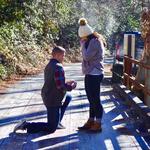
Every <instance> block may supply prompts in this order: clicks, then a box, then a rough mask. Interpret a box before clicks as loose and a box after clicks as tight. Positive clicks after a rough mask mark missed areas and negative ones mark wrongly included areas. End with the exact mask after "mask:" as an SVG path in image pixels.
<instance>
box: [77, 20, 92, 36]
mask: <svg viewBox="0 0 150 150" xmlns="http://www.w3.org/2000/svg"><path fill="white" fill-rule="evenodd" d="M78 23H79V25H80V26H79V29H78V35H79V37H86V36H88V35H90V34H92V33H93V32H94V30H93V29H92V27H91V26H89V25H88V24H87V20H86V19H85V18H81V19H79V22H78Z"/></svg>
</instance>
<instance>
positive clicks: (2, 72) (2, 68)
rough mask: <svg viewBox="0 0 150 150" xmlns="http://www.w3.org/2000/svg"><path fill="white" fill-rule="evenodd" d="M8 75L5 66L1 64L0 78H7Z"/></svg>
mask: <svg viewBox="0 0 150 150" xmlns="http://www.w3.org/2000/svg"><path fill="white" fill-rule="evenodd" d="M6 75H7V71H6V69H5V67H4V66H3V65H2V64H0V79H5V77H6Z"/></svg>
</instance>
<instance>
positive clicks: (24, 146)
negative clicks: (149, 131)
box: [0, 64, 150, 150]
mask: <svg viewBox="0 0 150 150" xmlns="http://www.w3.org/2000/svg"><path fill="white" fill-rule="evenodd" d="M65 69H66V74H67V77H68V79H70V78H71V79H75V80H76V81H77V82H78V86H77V89H76V90H74V91H72V92H71V93H72V95H73V100H72V101H71V103H70V105H69V107H68V109H67V111H66V113H65V116H64V119H63V121H62V123H63V125H65V126H66V129H61V130H60V129H59V130H57V131H56V132H55V133H54V134H49V135H42V134H41V133H37V134H27V133H26V132H19V133H17V134H15V133H13V132H12V131H13V128H14V126H15V125H16V123H17V122H18V121H19V120H21V119H24V118H26V119H27V120H30V121H46V112H45V107H44V106H43V103H42V100H41V96H40V89H41V87H42V85H43V74H39V75H37V76H32V77H27V78H24V79H23V80H22V81H19V82H18V83H16V84H14V85H13V86H12V87H11V88H9V89H8V90H7V91H5V92H1V93H0V150H36V149H37V150H49V149H52V150H59V149H61V150H120V149H121V150H140V149H141V150H148V149H150V136H149V135H140V134H139V133H138V132H137V129H136V128H135V127H134V124H133V120H132V119H131V118H130V117H129V115H128V112H129V109H128V107H127V106H125V105H124V103H123V101H122V100H121V99H120V98H119V97H117V95H116V94H115V93H114V92H113V91H112V88H111V86H110V85H108V84H105V83H106V82H105V83H104V84H103V85H102V88H101V92H102V94H101V99H102V104H103V107H104V117H103V120H102V127H103V131H102V133H89V132H83V131H82V132H81V131H78V130H77V127H78V126H81V125H83V123H84V122H85V121H86V119H87V117H88V101H87V99H86V95H85V91H84V86H83V76H82V74H81V68H80V64H71V65H67V66H66V67H65ZM105 81H107V76H106V79H105Z"/></svg>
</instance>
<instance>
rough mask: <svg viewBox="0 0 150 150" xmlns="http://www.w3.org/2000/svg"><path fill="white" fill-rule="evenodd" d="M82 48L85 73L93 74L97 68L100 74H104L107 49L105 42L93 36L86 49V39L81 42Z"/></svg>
mask: <svg viewBox="0 0 150 150" xmlns="http://www.w3.org/2000/svg"><path fill="white" fill-rule="evenodd" d="M81 50H82V57H83V61H82V71H83V74H91V72H92V71H93V70H95V69H97V71H98V73H99V74H103V72H104V71H103V69H104V67H103V55H104V50H105V48H104V45H103V42H102V41H101V40H99V39H97V38H93V39H91V41H90V42H89V45H88V48H87V49H86V48H85V41H83V42H82V43H81Z"/></svg>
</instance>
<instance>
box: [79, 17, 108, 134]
mask: <svg viewBox="0 0 150 150" xmlns="http://www.w3.org/2000/svg"><path fill="white" fill-rule="evenodd" d="M79 25H80V26H79V30H78V34H79V37H80V38H81V40H80V44H81V50H82V57H83V61H82V71H83V74H85V79H84V84H85V91H86V95H87V98H88V101H89V118H88V120H87V122H86V123H85V124H84V125H83V126H81V127H78V129H79V130H90V131H94V132H101V131H102V128H101V120H102V115H103V107H102V104H101V101H100V84H101V82H102V79H103V77H104V71H103V70H104V68H103V62H102V61H103V55H104V49H105V48H104V47H105V45H106V43H105V40H104V38H103V36H102V35H100V34H98V33H97V32H94V30H93V29H92V28H91V27H90V26H89V25H88V23H87V20H86V19H85V18H81V19H80V20H79Z"/></svg>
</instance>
